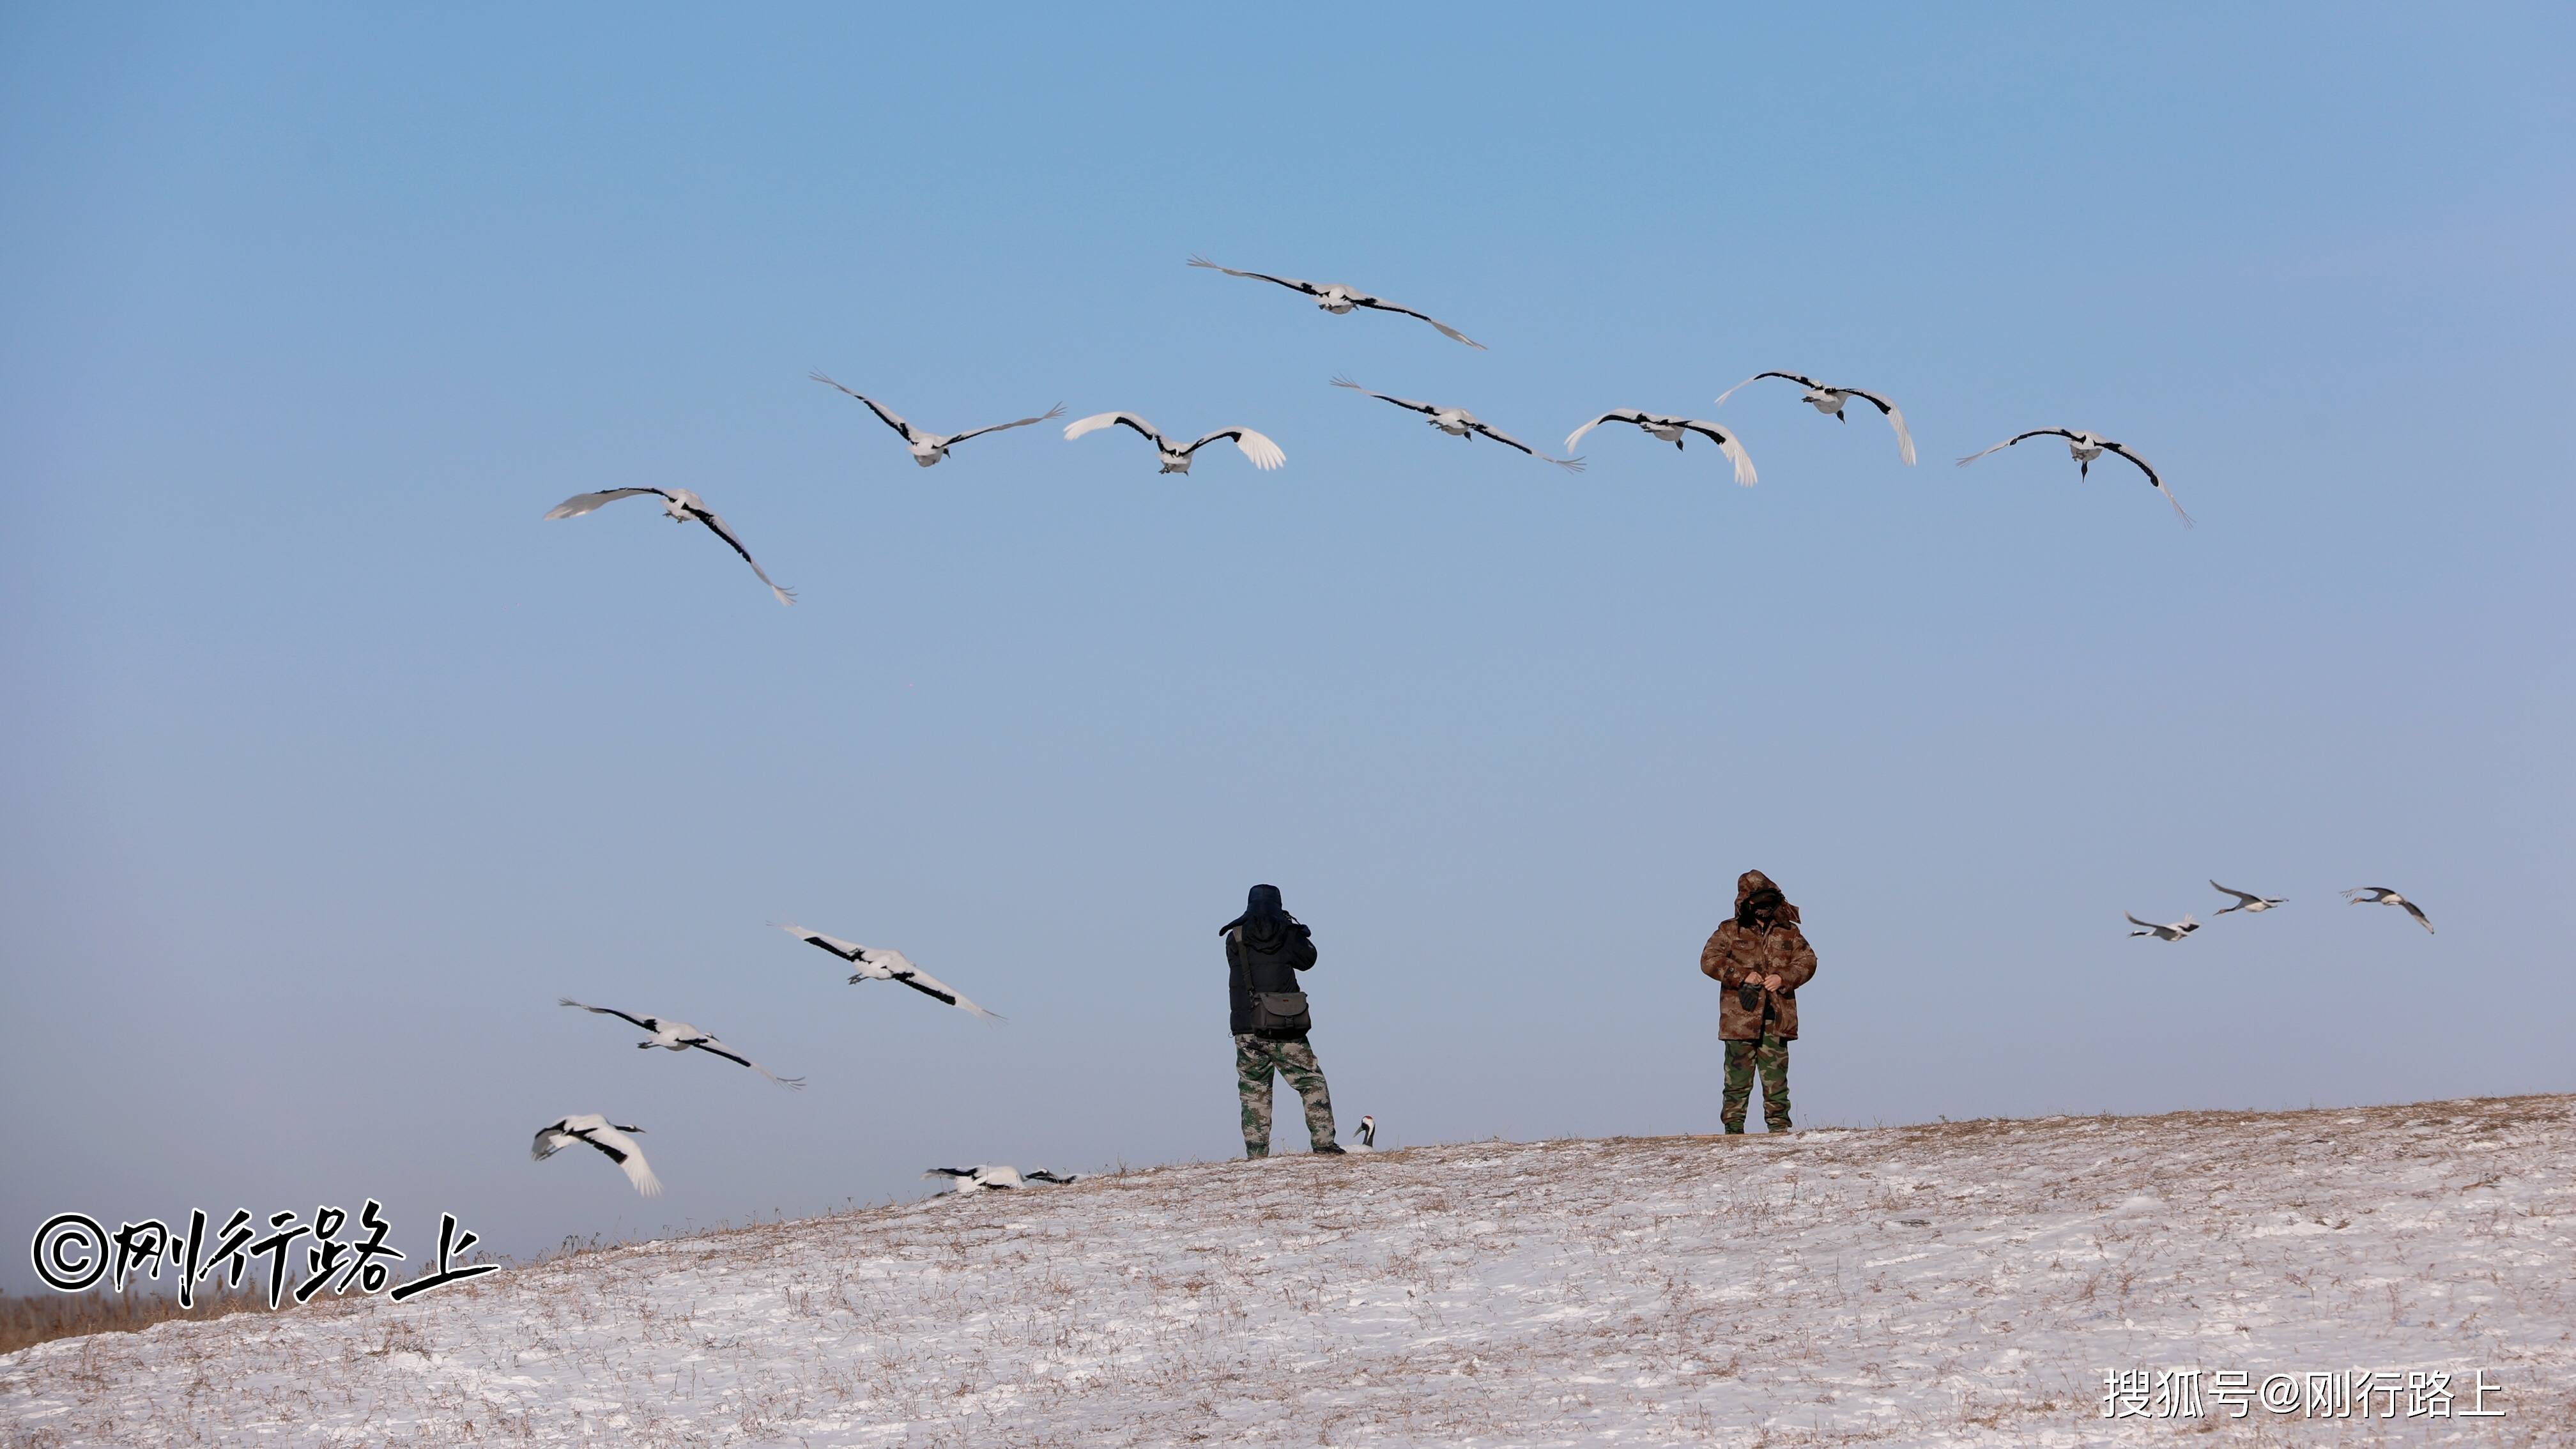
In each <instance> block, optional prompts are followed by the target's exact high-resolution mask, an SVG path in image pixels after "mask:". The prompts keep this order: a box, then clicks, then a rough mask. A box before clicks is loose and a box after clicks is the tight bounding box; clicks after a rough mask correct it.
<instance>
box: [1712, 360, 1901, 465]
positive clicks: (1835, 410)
mask: <svg viewBox="0 0 2576 1449" xmlns="http://www.w3.org/2000/svg"><path fill="white" fill-rule="evenodd" d="M1766 377H1780V378H1786V379H1788V380H1789V381H1791V382H1794V383H1796V384H1798V385H1799V386H1800V387H1803V388H1805V389H1806V390H1807V395H1806V396H1805V397H1802V398H1800V399H1798V401H1800V402H1802V403H1805V404H1806V405H1807V406H1809V407H1811V408H1814V409H1815V410H1816V411H1818V412H1820V413H1824V414H1826V415H1828V416H1830V417H1832V418H1833V419H1834V420H1835V421H1836V422H1846V423H1847V422H1850V421H1851V419H1849V418H1846V417H1844V416H1843V404H1844V403H1845V402H1847V401H1849V400H1851V399H1852V398H1859V399H1860V400H1861V401H1862V402H1865V403H1867V404H1869V405H1870V406H1871V407H1874V408H1876V409H1878V410H1879V411H1880V412H1882V413H1885V414H1886V415H1887V425H1888V426H1889V427H1892V428H1894V429H1896V453H1897V456H1898V457H1901V458H1903V459H1904V460H1905V461H1906V462H1908V463H1911V462H1913V461H1914V437H1913V435H1912V434H1910V433H1908V432H1906V431H1905V414H1903V413H1901V412H1899V411H1897V408H1896V404H1894V403H1892V402H1889V401H1888V400H1887V399H1885V398H1883V397H1880V396H1879V395H1878V394H1876V393H1874V392H1863V391H1861V390H1860V389H1859V388H1856V387H1827V386H1825V385H1824V384H1823V383H1821V382H1818V381H1816V380H1815V379H1814V378H1812V377H1800V376H1799V375H1798V374H1796V373H1794V372H1757V373H1755V374H1753V375H1752V376H1751V377H1748V378H1746V379H1745V380H1744V382H1739V383H1737V384H1736V385H1735V386H1734V387H1730V388H1728V389H1727V390H1726V391H1724V392H1722V393H1719V394H1718V395H1717V401H1716V403H1715V404H1713V406H1716V407H1724V406H1726V400H1727V399H1728V398H1731V397H1733V396H1735V394H1736V391H1737V389H1739V388H1742V387H1743V386H1744V385H1745V383H1753V382H1760V381H1761V380H1762V379H1764V378H1766Z"/></svg>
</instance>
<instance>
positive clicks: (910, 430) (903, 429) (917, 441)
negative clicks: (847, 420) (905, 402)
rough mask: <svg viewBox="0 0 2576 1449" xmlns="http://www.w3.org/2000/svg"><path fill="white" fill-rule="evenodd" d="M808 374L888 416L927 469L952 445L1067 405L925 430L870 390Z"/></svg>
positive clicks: (1053, 414) (1055, 414)
mask: <svg viewBox="0 0 2576 1449" xmlns="http://www.w3.org/2000/svg"><path fill="white" fill-rule="evenodd" d="M805 375H806V376H807V377H810V378H812V379H814V380H815V381H816V382H824V383H831V385H832V386H834V387H839V388H841V391H843V392H846V393H849V394H850V396H852V397H854V398H857V399H858V400H859V401H861V402H863V403H866V404H867V405H868V411H869V412H872V413H875V414H876V415H877V416H878V417H879V418H882V419H884V420H885V425H886V426H887V427H889V428H892V429H894V430H895V431H896V432H897V433H900V434H902V435H903V445H904V446H905V447H907V448H910V449H911V450H912V461H914V462H916V463H919V464H920V465H921V466H923V467H924V468H928V467H932V466H934V465H936V464H937V463H938V462H939V460H940V459H942V458H945V457H947V456H948V450H949V449H950V448H953V447H955V446H957V445H958V444H959V443H962V442H964V441H966V440H967V439H968V438H980V437H982V436H984V435H985V434H986V433H998V432H1001V431H1002V430H1003V429H1005V428H1025V427H1027V426H1028V425H1029V424H1031V423H1042V422H1045V421H1046V420H1047V419H1049V418H1060V417H1063V416H1064V404H1062V403H1057V404H1056V405H1055V406H1054V407H1052V408H1050V409H1048V410H1047V411H1045V412H1042V413H1040V414H1038V415H1037V416H1036V417H1033V418H1021V419H1019V420H1017V421H1015V422H1008V423H995V424H993V425H992V426H991V427H989V428H974V429H970V430H968V431H966V432H963V433H947V434H941V433H932V432H924V431H923V430H921V429H920V428H916V427H914V426H913V425H912V424H910V423H907V422H905V421H904V420H903V419H902V418H900V417H897V416H895V413H894V410H893V409H892V408H889V407H887V406H886V405H885V404H884V403H881V402H878V401H877V400H876V399H875V398H872V397H870V396H868V395H867V394H866V393H863V392H853V391H851V389H849V388H846V387H841V384H839V383H837V382H832V379H830V378H829V377H826V376H824V375H823V374H822V373H819V372H809V373H807V374H805Z"/></svg>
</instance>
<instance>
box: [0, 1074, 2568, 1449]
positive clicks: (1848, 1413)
mask: <svg viewBox="0 0 2576 1449" xmlns="http://www.w3.org/2000/svg"><path fill="white" fill-rule="evenodd" d="M2571 1108H2576V1099H2570V1098H2566V1097H2526V1098H2514V1099H2501V1100H2478V1101H2461V1102H2443V1103H2428V1104H2421V1105H2415V1106H2406V1107H2390V1108H2377V1109H2370V1110H2366V1111H2351V1110H2337V1111H2333V1112H2291V1113H2266V1114H2249V1113H2218V1112H2201V1113H2183V1114H2176V1115H2170V1116H2163V1117H2138V1118H2082V1119H2075V1118H2062V1117H2061V1118H2049V1119H2044V1120H2040V1121H2027V1122H2011V1121H1990V1122H1965V1123H1944V1124H1938V1125H1928V1126H1918V1127H1900V1128H1887V1129H1879V1130H1871V1131H1815V1132H1805V1133H1798V1134H1793V1135H1790V1136H1787V1137H1784V1138H1768V1137H1765V1136H1762V1135H1759V1134H1757V1135H1753V1136H1746V1137H1735V1138H1707V1137H1690V1138H1670V1137H1668V1138H1642V1139H1613V1140H1609V1141H1562V1142H1536V1143H1522V1144H1505V1143H1499V1142H1487V1143H1468V1144H1461V1145H1456V1146H1448V1147H1430V1148H1414V1149H1409V1150H1405V1151H1390V1152H1381V1153H1379V1154H1376V1155H1374V1156H1351V1157H1341V1158H1330V1157H1286V1158H1274V1159H1272V1160H1269V1161H1266V1162H1232V1163H1217V1164H1206V1165H1198V1166H1189V1167H1175V1168H1165V1169H1159V1170H1154V1171H1146V1172H1130V1173H1122V1174H1118V1175H1114V1176H1107V1177H1099V1178H1093V1179H1089V1180H1086V1181H1084V1182H1081V1183H1077V1184H1075V1185H1073V1186H1071V1187H1062V1188H1049V1189H1045V1190H1040V1191H1030V1192H1025V1193H1017V1194H998V1193H996V1194H983V1195H975V1196H965V1197H957V1196H940V1197H935V1198H931V1199H929V1200H926V1201H923V1202H919V1203H912V1204H908V1205H905V1206H900V1207H893V1208H885V1209H877V1210H871V1211H866V1212H860V1213H852V1214H846V1215H842V1216H837V1217H830V1218H821V1219H815V1220H811V1221H806V1222H796V1223H786V1224H779V1225H774V1226H765V1227H756V1228H747V1229H741V1230H736V1231H732V1232H727V1233H721V1234H713V1235H709V1236H706V1237H701V1238H694V1239H690V1240H688V1241H685V1242H671V1243H651V1244H642V1245H637V1246H632V1247H623V1248H615V1249H608V1250H603V1251H599V1252H592V1253H584V1254H579V1255H576V1256H572V1257H568V1258H563V1259H559V1260H555V1261H551V1262H547V1263H543V1264H538V1265H534V1266H530V1267H525V1268H518V1269H512V1270H509V1271H506V1272H504V1273H500V1274H496V1275H493V1276H492V1277H491V1278H488V1279H484V1280H481V1281H480V1282H477V1283H475V1284H472V1285H468V1286H465V1287H462V1288H459V1289H456V1290H451V1291H448V1292H445V1293H435V1294H431V1295H429V1296H428V1297H426V1298H423V1299H419V1300H416V1301H414V1302H412V1303H409V1304H391V1303H386V1302H384V1301H382V1300H366V1301H361V1302H355V1303H349V1304H343V1305H333V1306H324V1307H319V1308H312V1309H304V1310H297V1311H292V1312H288V1313H283V1314H279V1315H276V1316H274V1317H270V1316H267V1315H260V1314H244V1315H236V1316H233V1317H230V1318H225V1319H221V1320H217V1321H214V1322H208V1323H171V1324H164V1325H162V1326H160V1327H157V1328H154V1329H152V1330H150V1331H148V1332H145V1333H140V1334H105V1335H99V1336H96V1337H92V1338H86V1339H77V1340H68V1341H64V1342H58V1343H52V1344H46V1345H42V1346H39V1347H37V1348H33V1349H29V1350H26V1351H24V1352H22V1353H19V1354H15V1355H12V1356H9V1357H7V1358H0V1437H5V1442H7V1443H9V1444H12V1445H25V1446H56V1445H72V1444H116V1445H131V1446H138V1449H139V1446H157V1445H176V1444H208V1443H214V1444H233V1443H262V1444H280V1445H285V1444H315V1445H321V1444H335V1445H354V1444H360V1443H363V1444H368V1445H401V1444H415V1443H421V1444H452V1443H461V1442H474V1443H505V1444H506V1443H529V1442H534V1443H562V1442H592V1443H601V1444H619V1445H628V1444H631V1445H666V1444H667V1445H682V1444H687V1445H699V1444H741V1445H755V1444H756V1445H768V1444H807V1445H827V1444H828V1445H939V1444H957V1445H969V1444H971V1445H974V1446H977V1449H995V1446H1007V1445H1057V1444H1063V1445H1073V1444H1080V1445H1160V1444H1178V1443H1192V1442H1214V1443H1225V1444H1318V1443H1321V1444H1433V1443H1437V1444H1455V1445H1506V1444H1509V1445H1521V1444H1564V1445H1573V1444H1673V1443H1726V1444H1735V1443H1768V1444H1778V1445H1801V1444H1814V1445H1837V1444H1850V1443H1869V1442H1877V1443H1888V1444H1905V1445H1961V1446H1966V1445H1976V1446H1987V1445H1992V1446H2003V1445H2069V1446H2071V1445H2090V1444H2103V1443H2150V1442H2153V1443H2164V1442H2172V1441H2173V1439H2174V1436H2175V1435H2177V1434H2180V1433H2188V1432H2190V1431H2191V1430H2193V1429H2196V1428H2202V1427H2215V1428H2216V1429H2218V1430H2219V1431H2220V1432H2219V1433H2218V1434H2217V1435H2215V1436H2214V1437H2216V1438H2218V1439H2223V1440H2226V1441H2228V1442H2240V1441H2245V1442H2267V1443H2301V1444H2307V1443H2318V1444H2322V1443H2334V1444H2342V1445H2365V1444H2377V1443H2382V1442H2386V1443H2390V1444H2410V1445H2411V1444H2422V1443H2451V1442H2458V1443H2477V1444H2526V1443H2527V1444H2541V1443H2553V1442H2555V1443H2565V1442H2568V1438H2567V1437H2566V1436H2567V1435H2568V1434H2569V1433H2570V1432H2571V1431H2569V1430H2568V1428H2567V1426H2568V1425H2569V1424H2570V1423H2576V1375H2571V1372H2570V1370H2571V1369H2576V1115H2572V1114H2571ZM2194 1366H2197V1367H2201V1368H2204V1369H2209V1370H2219V1369H2242V1370H2246V1371H2248V1372H2250V1373H2251V1374H2252V1375H2253V1376H2254V1378H2255V1380H2256V1381H2257V1382H2259V1381H2260V1380H2261V1379H2262V1377H2263V1376H2264V1375H2266V1374H2269V1373H2275V1372H2287V1373H2304V1372H2307V1371H2310V1370H2315V1371H2342V1370H2348V1369H2352V1368H2356V1367H2359V1368H2364V1369H2381V1368H2385V1369H2395V1370H2400V1371H2403V1370H2407V1369H2435V1370H2444V1371H2448V1372H2451V1373H2453V1374H2454V1375H2456V1376H2457V1381H2458V1382H2459V1383H2461V1384H2465V1383H2466V1382H2467V1380H2468V1376H2469V1374H2470V1373H2471V1372H2472V1371H2474V1370H2475V1369H2478V1368H2485V1369H2487V1370H2489V1378H2490V1381H2491V1382H2500V1383H2502V1384H2504V1385H2505V1386H2506V1392H2505V1394H2504V1396H2503V1397H2502V1398H2501V1399H2497V1400H2494V1401H2493V1402H2491V1403H2490V1405H2489V1407H2501V1408H2503V1409H2505V1411H2506V1415H2507V1416H2506V1417H2505V1418H2503V1419H2500V1420H2499V1419H2488V1420H2458V1419H2454V1420H2450V1421H2448V1422H2440V1421H2426V1420H2420V1419H2418V1420H2407V1419H2400V1420H2398V1421H2396V1422H2394V1423H2381V1422H2378V1421H2371V1422H2363V1421H2359V1420H2349V1421H2343V1422H2338V1423H2303V1422H2300V1421H2299V1420H2297V1419H2295V1418H2292V1419H2277V1418H2269V1417H2268V1416H2265V1415H2263V1414H2262V1413H2261V1412H2260V1411H2259V1410H2258V1411H2256V1413H2255V1416H2254V1418H2253V1419H2252V1420H2251V1421H2249V1422H2247V1423H2244V1424H2233V1423H2229V1422H2228V1421H2226V1420H2225V1419H2223V1418H2219V1417H2217V1416H2216V1415H2215V1413H2213V1416H2212V1417H2211V1418H2209V1419H2206V1420H2203V1421H2200V1422H2199V1423H2193V1422H2190V1421H2183V1422H2171V1421H2168V1422H2152V1421H2148V1422H2141V1421H2138V1420H2123V1421H2117V1422H2106V1421H2105V1420H2103V1419H2102V1418H2101V1417H2100V1414H2101V1403H2102V1395H2103V1383H2102V1376H2103V1374H2104V1372H2105V1371H2106V1370H2110V1369H2116V1368H2147V1369H2174V1368H2185V1367H2194ZM2463 1406H2465V1403H2464V1404H2463Z"/></svg>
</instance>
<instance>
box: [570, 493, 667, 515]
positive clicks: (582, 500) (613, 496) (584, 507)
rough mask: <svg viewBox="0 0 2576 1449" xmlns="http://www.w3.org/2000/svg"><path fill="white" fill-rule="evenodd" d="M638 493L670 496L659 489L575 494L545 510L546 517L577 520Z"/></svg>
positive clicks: (660, 496) (662, 496) (659, 496)
mask: <svg viewBox="0 0 2576 1449" xmlns="http://www.w3.org/2000/svg"><path fill="white" fill-rule="evenodd" d="M639 493H650V494H652V495H653V496H654V497H656V498H665V499H667V498H669V497H670V496H671V495H670V494H668V493H665V492H663V491H662V490H661V489H659V488H611V489H609V490H608V491H606V492H604V493H576V494H574V495H573V496H571V497H570V498H567V499H565V500H564V501H563V502H561V503H558V504H556V505H555V506H554V507H552V508H549V509H547V510H546V517H547V518H549V519H554V518H579V517H581V516H582V515H583V514H585V513H593V512H596V511H598V510H599V509H600V508H601V507H603V506H604V505H607V504H610V503H614V502H616V501H617V500H618V499H620V498H633V497H635V496H636V495H637V494H639Z"/></svg>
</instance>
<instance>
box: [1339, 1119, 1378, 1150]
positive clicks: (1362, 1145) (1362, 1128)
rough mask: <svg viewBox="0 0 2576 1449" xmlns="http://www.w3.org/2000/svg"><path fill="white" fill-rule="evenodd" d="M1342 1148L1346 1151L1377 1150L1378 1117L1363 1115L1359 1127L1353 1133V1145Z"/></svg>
mask: <svg viewBox="0 0 2576 1449" xmlns="http://www.w3.org/2000/svg"><path fill="white" fill-rule="evenodd" d="M1342 1150H1343V1151H1345V1152H1375V1151H1377V1119H1376V1118H1375V1117H1368V1116H1363V1117H1361V1118H1360V1125H1359V1129H1358V1130H1357V1131H1355V1132H1353V1133H1352V1134H1351V1145H1350V1146H1348V1147H1346V1148H1344V1149H1342Z"/></svg>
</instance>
